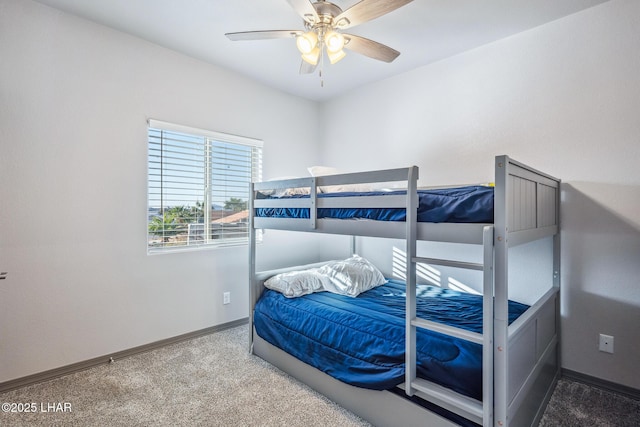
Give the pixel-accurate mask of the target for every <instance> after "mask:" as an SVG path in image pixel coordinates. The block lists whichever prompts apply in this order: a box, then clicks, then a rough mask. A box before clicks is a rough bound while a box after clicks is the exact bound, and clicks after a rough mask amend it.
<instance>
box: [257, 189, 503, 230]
mask: <svg viewBox="0 0 640 427" xmlns="http://www.w3.org/2000/svg"><path fill="white" fill-rule="evenodd" d="M493 190H494V189H493V187H488V186H479V185H475V186H465V187H457V188H446V189H430V190H419V191H418V221H419V222H454V223H493V192H494V191H493ZM403 194H406V191H369V192H343V193H320V194H318V198H328V197H353V196H358V197H367V196H386V195H403ZM258 197H259V198H273V196H265V195H260V194H259V195H258ZM302 197H309V196H308V195H292V196H285V197H278V199H283V198H302ZM255 215H256V216H258V217H270V218H309V209H307V208H257V209H256V211H255ZM318 218H338V219H371V220H377V221H405V220H406V212H405V209H402V208H394V209H379V208H375V209H369V208H319V209H318Z"/></svg>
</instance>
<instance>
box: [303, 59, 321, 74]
mask: <svg viewBox="0 0 640 427" xmlns="http://www.w3.org/2000/svg"><path fill="white" fill-rule="evenodd" d="M316 68H318V64H316V65H311V64H309V63H308V62H307V61H304V60H303V61H302V64H300V74H312V73H313V72H314V71H315V70H316Z"/></svg>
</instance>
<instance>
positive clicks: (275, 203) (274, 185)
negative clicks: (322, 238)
mask: <svg viewBox="0 0 640 427" xmlns="http://www.w3.org/2000/svg"><path fill="white" fill-rule="evenodd" d="M411 180H413V181H414V187H415V188H416V190H417V180H418V167H417V166H410V167H407V168H397V169H385V170H378V171H366V172H354V173H345V174H336V175H325V176H318V177H308V178H294V179H285V180H277V181H263V182H256V183H253V184H251V200H252V202H253V203H252V208H253V209H255V208H301V209H309V218H294V219H287V220H286V221H282V218H257V217H254V219H255V221H253V224H256V222H259V224H257V225H256V226H255V228H275V229H278V228H285V229H288V230H298V231H305V230H315V229H316V228H317V220H318V214H317V210H318V209H320V208H358V207H366V208H405V207H406V205H407V196H406V195H385V196H379V197H376V196H370V197H367V198H366V200H365V199H363V198H362V197H357V196H354V197H335V198H334V197H331V198H318V194H319V193H321V192H322V190H323V188H326V187H332V186H340V187H342V188H343V190H342V191H348V190H344V188H348V187H347V186H352V185H358V184H387V183H390V182H406V183H407V187H410V185H409V181H411ZM287 189H304V190H307V189H308V197H300V198H289V197H287V198H277V197H276V198H258V193H263V194H269V193H271V192H276V191H278V190H287ZM356 191H357V190H356ZM416 208H417V207H416ZM252 213H255V212H252ZM279 224H283V225H279Z"/></svg>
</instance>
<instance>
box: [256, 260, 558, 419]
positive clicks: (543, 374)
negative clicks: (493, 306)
mask: <svg viewBox="0 0 640 427" xmlns="http://www.w3.org/2000/svg"><path fill="white" fill-rule="evenodd" d="M283 271H287V270H283ZM276 272H277V271H272V272H265V273H264V274H263V276H262V280H258V282H257V283H255V285H257V288H256V297H255V300H254V305H253V306H252V307H253V309H252V331H253V346H252V349H253V352H254V354H256V355H257V356H259V357H261V358H263V359H265V360H266V361H268V362H270V363H272V364H273V365H275V366H276V367H278V368H280V369H281V370H283V371H285V372H287V373H289V374H290V375H292V376H293V377H295V378H297V379H299V380H300V381H302V382H304V383H305V384H307V385H309V386H310V387H312V388H313V389H315V390H317V391H318V392H320V393H322V394H324V395H325V396H327V397H328V398H330V399H331V400H333V401H335V402H336V403H338V404H340V405H341V406H343V407H345V408H346V409H348V410H350V411H352V412H353V413H355V414H357V415H359V416H360V417H362V418H363V419H365V420H367V421H368V422H370V423H372V424H373V425H375V426H385V425H389V426H397V425H403V426H404V425H406V426H413V425H415V426H419V425H420V426H425V425H428V426H455V425H462V426H475V425H477V424H474V423H473V422H471V421H469V420H467V419H465V418H463V417H460V416H459V415H456V414H455V413H453V412H450V411H448V410H447V409H446V408H441V407H439V406H436V405H434V404H432V403H430V402H427V401H425V400H422V399H420V398H419V397H416V396H413V397H411V398H410V397H408V396H406V394H405V393H404V391H403V390H402V389H401V388H402V387H403V384H402V383H403V380H404V360H405V354H404V351H405V347H404V332H405V330H404V302H405V297H404V283H402V282H397V281H388V282H387V283H385V284H384V285H382V286H379V287H375V288H373V289H371V290H367V291H365V292H363V293H361V294H360V295H359V296H357V297H355V298H354V297H352V296H344V295H335V294H333V293H330V292H319V293H311V294H309V295H304V296H302V297H299V298H286V297H285V296H283V295H282V294H281V293H279V292H275V291H273V290H268V289H267V290H265V289H264V288H263V283H264V281H265V280H264V279H266V278H267V277H269V276H272V275H273V274H275V273H276ZM418 295H420V297H419V303H418V305H419V310H421V311H422V313H421V316H425V317H428V318H431V319H433V321H437V322H442V323H446V324H451V325H455V326H458V327H460V328H465V329H468V330H470V331H474V332H478V331H481V329H482V297H481V296H477V295H469V294H464V293H460V292H456V291H449V290H443V289H441V288H437V287H432V286H426V285H425V286H419V289H418ZM258 296H260V298H258ZM556 304H557V298H556V291H554V290H551V291H549V292H548V293H547V295H545V297H543V298H541V299H540V300H539V301H538V302H536V303H535V304H533V305H532V306H531V307H529V306H527V305H523V304H519V303H516V302H510V309H509V312H510V315H509V321H510V323H511V322H513V324H512V328H513V329H512V334H511V335H512V337H511V338H510V341H509V342H510V343H509V354H511V355H512V357H511V358H510V360H509V363H508V365H509V366H508V367H507V368H506V369H507V371H508V377H509V381H510V384H509V397H508V398H509V402H508V404H509V406H510V408H511V409H510V417H509V421H510V422H509V424H510V425H518V426H527V425H536V424H537V422H538V420H539V418H540V417H541V416H542V412H543V410H544V407H545V405H546V402H547V401H548V399H549V398H550V394H551V391H552V389H553V386H554V385H555V381H556V380H557V378H556V376H557V373H558V371H559V370H558V363H557V350H556V347H557V330H556V329H557V323H558V322H557V319H556V312H557V310H556V308H557V307H556ZM518 318H519V319H518ZM516 319H518V320H516ZM418 353H419V354H420V356H421V357H420V359H419V363H418V375H419V376H420V377H422V378H425V379H427V380H429V381H432V382H434V383H436V384H438V385H439V386H442V387H446V388H448V389H452V390H454V391H456V392H458V393H461V394H463V395H465V396H469V397H470V398H472V399H476V400H482V346H481V345H478V344H473V343H469V342H465V341H464V340H459V339H456V338H453V337H448V336H444V335H440V334H438V333H435V332H429V331H424V333H421V334H419V337H418ZM496 369H502V368H501V367H496Z"/></svg>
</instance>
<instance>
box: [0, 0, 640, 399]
mask: <svg viewBox="0 0 640 427" xmlns="http://www.w3.org/2000/svg"><path fill="white" fill-rule="evenodd" d="M639 50H640V2H637V1H635V0H612V1H611V2H608V3H606V4H603V5H601V6H598V7H595V8H592V9H589V10H586V11H583V12H581V13H578V14H576V15H573V16H570V17H567V18H565V19H562V20H559V21H556V22H553V23H551V24H548V25H545V26H543V27H540V28H537V29H534V30H531V31H528V32H526V33H523V34H520V35H517V36H515V37H511V38H509V39H506V40H502V41H499V42H497V43H493V44H490V45H487V46H485V47H482V48H480V49H477V50H474V51H472V52H468V53H465V54H462V55H459V56H457V57H454V58H450V59H448V60H445V61H441V62H439V63H436V64H433V65H431V66H428V67H424V68H421V69H418V70H415V71H413V72H410V73H407V74H405V75H402V76H399V77H397V78H393V79H389V80H386V81H384V82H381V83H378V84H374V85H369V86H367V87H365V88H362V89H359V90H356V91H354V92H351V93H347V94H345V95H344V96H343V97H341V98H339V99H335V100H332V101H329V102H327V103H325V104H322V105H320V106H318V105H317V104H315V103H312V102H307V101H304V100H301V99H298V98H294V97H291V96H288V95H284V94H282V93H279V92H276V91H273V90H271V89H268V88H266V87H264V86H261V85H258V84H256V83H253V82H251V81H249V80H247V79H244V78H242V77H239V76H237V75H235V74H234V73H231V72H227V71H225V70H222V69H220V68H217V67H214V66H210V65H206V64H203V63H202V62H199V61H196V60H193V59H190V58H187V57H184V56H181V55H178V54H176V53H174V52H171V51H168V50H166V49H163V48H160V47H157V46H154V45H152V44H149V43H146V42H144V41H141V40H139V39H135V38H132V37H129V36H126V35H123V34H121V33H118V32H115V31H112V30H109V29H106V28H103V27H101V26H98V25H95V24H92V23H90V22H87V21H84V20H81V19H77V18H74V17H72V16H70V15H67V14H64V13H61V12H58V11H55V10H53V9H49V8H47V7H45V6H42V5H40V4H38V3H33V2H31V1H29V0H0V58H2V60H1V61H0V271H8V272H9V275H8V278H7V279H6V280H4V281H0V360H1V361H2V363H0V382H3V381H8V380H11V379H14V378H19V377H23V376H26V375H30V374H34V373H37V372H41V371H44V370H48V369H53V368H56V367H59V366H64V365H68V364H71V363H74V362H78V361H83V360H86V359H90V358H92V357H96V356H100V355H103V354H107V353H110V352H114V351H118V350H122V349H127V348H131V347H135V346H138V345H142V344H145V343H148V342H153V341H156V340H160V339H163V338H168V337H172V336H175V335H179V334H182V333H186V332H191V331H195V330H199V329H202V328H206V327H209V326H213V325H219V324H222V323H225V322H229V321H232V320H236V319H239V318H242V317H245V316H246V315H247V303H246V301H247V299H248V298H247V295H246V290H245V288H246V285H245V283H246V282H245V280H246V279H245V277H246V269H247V265H246V259H247V258H246V257H247V253H246V252H247V251H246V248H235V249H225V250H211V251H204V252H192V253H183V254H172V255H158V256H150V257H149V256H147V255H146V251H145V242H146V233H145V230H146V214H147V212H146V124H145V120H146V118H148V117H151V118H156V119H159V120H166V121H172V122H176V123H180V124H184V125H188V126H194V127H201V128H210V129H213V130H217V131H222V132H230V133H235V134H239V135H244V136H249V137H254V138H261V139H264V141H265V147H266V148H265V159H264V162H265V178H270V177H274V176H282V175H304V174H306V171H305V168H306V166H309V165H312V164H319V163H320V162H321V161H322V162H323V163H325V164H330V165H334V166H338V167H340V168H342V169H344V170H362V169H369V168H378V167H379V168H389V167H395V166H407V165H409V164H417V165H418V166H420V168H421V174H422V179H421V182H422V183H425V184H426V183H429V184H451V183H454V182H459V183H467V182H485V181H490V180H491V179H492V178H493V156H495V155H496V154H509V155H511V156H513V157H514V158H515V159H517V160H521V161H523V162H525V163H528V164H531V165H532V166H534V167H537V168H539V169H542V170H544V171H546V172H548V173H550V174H553V175H555V176H558V177H559V178H561V179H563V181H564V184H563V205H562V208H563V213H562V228H563V232H562V238H563V253H562V257H563V274H562V282H563V295H562V296H563V307H562V310H563V321H562V329H563V344H562V349H563V366H564V367H565V368H568V369H571V370H575V371H578V372H582V373H585V374H588V375H593V376H596V377H599V378H602V379H606V380H610V381H613V382H616V383H619V384H623V385H628V386H631V387H636V388H640V378H639V375H640V374H639V373H638V372H639V371H638V370H637V360H639V359H640V347H639V346H640V339H639V338H640V336H639V333H638V332H637V327H636V325H637V324H638V321H639V320H640V314H639V313H640V310H639V308H640V286H639V281H640V279H638V277H640V263H638V261H639V259H640V231H639V230H640V220H639V219H638V216H637V212H638V208H639V207H640V172H639V171H638V168H637V165H638V164H639V161H640V120H637V111H640V80H639V79H638V77H637V76H638V75H640V55H638V51H639ZM319 111H320V113H321V114H322V116H321V117H322V121H321V122H320V123H318V122H317V121H316V119H317V117H318V112H319ZM283 112H286V114H283ZM323 122H324V123H331V124H332V126H322V123H323ZM338 124H339V125H338ZM309 130H311V131H309ZM321 130H322V131H323V132H324V134H322V136H321V138H319V139H315V140H314V139H309V138H305V139H304V140H302V139H301V138H300V135H315V134H318V133H319V132H320V131H321ZM345 142H348V144H345ZM320 145H322V147H320ZM320 149H321V151H320ZM291 158H295V162H289V161H288V160H290V159H291ZM353 159H358V160H357V161H356V162H355V163H354V161H353ZM290 239H295V240H294V241H293V242H292V243H293V244H292V245H290V244H289V243H290V242H289V240H290ZM340 239H341V240H340V241H341V242H342V241H344V240H345V239H343V238H340ZM259 250H260V251H261V254H263V255H264V256H265V258H264V259H262V261H261V263H262V265H261V267H270V266H271V264H272V263H273V262H274V261H275V259H276V258H279V257H282V256H283V255H284V256H285V257H291V258H290V260H291V264H294V263H297V262H301V263H302V262H305V261H306V260H307V259H308V258H313V257H314V256H315V253H314V252H313V251H315V250H318V251H319V253H320V254H321V256H325V255H326V254H327V253H328V252H327V251H326V248H323V246H322V245H319V246H314V247H311V248H310V247H309V245H308V244H306V242H304V236H299V237H294V236H293V235H291V234H288V235H287V237H286V240H285V238H282V236H280V235H279V233H277V232H268V233H267V235H266V243H265V245H263V246H262V247H261V248H260V249H259ZM310 251H311V252H310ZM225 290H231V291H232V303H231V305H229V306H223V305H222V304H221V295H222V292H223V291H225ZM600 332H602V333H606V334H610V335H614V336H615V339H616V341H615V350H616V352H615V354H613V355H609V354H604V353H599V352H598V351H597V334H598V333H600Z"/></svg>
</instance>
